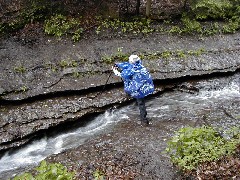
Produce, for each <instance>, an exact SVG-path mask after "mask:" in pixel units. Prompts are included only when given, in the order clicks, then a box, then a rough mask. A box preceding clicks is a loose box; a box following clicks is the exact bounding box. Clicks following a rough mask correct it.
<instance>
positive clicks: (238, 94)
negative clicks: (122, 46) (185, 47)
mask: <svg viewBox="0 0 240 180" xmlns="http://www.w3.org/2000/svg"><path fill="white" fill-rule="evenodd" d="M187 83H191V85H192V86H194V87H195V88H196V89H198V91H195V92H189V91H187V90H184V89H180V88H175V89H173V90H171V91H167V92H164V93H162V94H161V95H159V96H157V97H149V98H147V100H146V106H147V111H148V117H149V119H150V122H151V124H150V126H149V127H143V126H142V125H140V123H139V111H138V107H137V106H136V104H135V103H131V104H129V105H127V106H124V107H121V108H118V109H111V110H107V111H106V112H105V113H103V114H100V115H98V116H97V117H93V118H91V119H87V120H86V121H85V123H84V124H81V125H76V126H75V125H74V126H75V127H73V128H71V129H66V130H65V131H63V132H57V133H56V132H55V133H50V135H46V136H44V137H41V138H39V139H38V140H35V141H33V142H31V143H29V144H28V145H26V146H24V147H22V148H20V149H17V150H11V151H9V152H6V153H4V154H2V155H1V156H0V157H1V159H0V167H1V168H0V179H3V180H4V179H8V178H10V177H12V176H13V175H15V174H16V173H20V172H23V171H25V170H27V169H30V168H31V167H34V166H37V165H38V164H39V162H40V161H41V160H43V159H45V158H49V157H51V156H53V157H52V158H51V159H55V160H56V161H60V162H63V163H64V164H67V163H66V162H67V160H66V159H67V157H68V156H69V154H70V153H71V152H72V151H75V152H76V151H78V152H79V151H87V149H88V148H91V147H92V145H93V144H94V145H98V146H104V144H111V145H112V146H113V147H114V149H115V150H118V151H120V150H121V151H125V152H129V153H130V154H131V152H136V151H137V150H141V151H142V152H147V154H146V153H145V155H144V156H145V158H146V157H147V156H152V157H154V159H158V158H159V159H162V161H159V162H158V161H157V160H153V158H152V160H151V161H149V162H148V163H149V164H148V165H146V169H145V171H144V172H147V173H151V174H154V178H159V177H161V178H169V179H171V178H172V179H173V177H174V175H169V174H171V172H172V171H173V170H172V167H171V164H170V163H169V158H168V157H167V156H166V155H162V154H161V152H162V151H163V150H164V149H165V148H166V141H167V139H168V138H170V137H171V136H172V135H173V133H174V132H175V131H176V130H178V129H179V128H181V127H183V126H188V125H190V126H199V125H203V124H204V125H211V126H213V127H216V128H218V129H222V131H221V133H222V134H223V135H225V131H226V130H227V129H229V128H231V127H233V126H238V127H240V74H239V73H236V74H235V75H233V76H228V77H218V78H211V79H207V80H201V81H192V82H187ZM129 150H130V151H129ZM82 156H84V155H82ZM91 156H92V157H94V154H92V155H91ZM85 157H86V159H87V157H88V156H85ZM139 157H140V155H139ZM78 158H79V159H81V156H79V157H78ZM79 159H78V161H79ZM86 159H85V161H87V160H86ZM75 160H76V159H75ZM142 160H143V158H142ZM81 161H84V159H82V160H81ZM89 161H90V162H91V158H90V159H89ZM75 162H76V161H75ZM153 164H154V165H153ZM161 166H162V167H161ZM164 166H165V167H164ZM161 170H162V172H161ZM166 171H167V172H168V173H166ZM167 174H168V175H167Z"/></svg>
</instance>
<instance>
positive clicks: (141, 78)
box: [116, 60, 154, 98]
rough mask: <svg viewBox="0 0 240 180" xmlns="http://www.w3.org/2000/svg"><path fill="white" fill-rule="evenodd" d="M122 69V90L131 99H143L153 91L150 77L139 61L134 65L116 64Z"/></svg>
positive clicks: (126, 63)
mask: <svg viewBox="0 0 240 180" xmlns="http://www.w3.org/2000/svg"><path fill="white" fill-rule="evenodd" d="M116 66H117V67H119V68H120V69H122V72H121V77H122V78H123V82H124V90H125V92H126V93H127V94H129V95H130V96H131V97H133V98H143V97H145V96H147V95H149V94H152V93H153V91H154V85H153V81H152V77H151V75H150V73H149V72H148V70H147V69H146V68H145V67H144V66H143V65H142V62H141V60H138V61H137V62H136V63H134V64H130V63H129V62H123V63H117V64H116Z"/></svg>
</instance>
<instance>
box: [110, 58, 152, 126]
mask: <svg viewBox="0 0 240 180" xmlns="http://www.w3.org/2000/svg"><path fill="white" fill-rule="evenodd" d="M112 69H113V72H114V74H115V75H116V76H120V77H121V78H122V79H123V82H124V91H125V92H126V93H127V94H129V95H130V96H131V97H133V98H135V99H136V100H137V104H138V107H139V110H140V118H141V121H142V122H143V123H145V124H149V120H148V119H147V111H146V106H145V100H144V97H146V96H147V95H149V94H152V93H153V92H154V85H153V80H152V77H151V75H150V73H149V71H148V70H147V69H146V68H145V67H144V66H143V65H142V61H141V59H140V58H139V57H138V56H137V55H131V56H130V57H129V62H123V63H116V64H115V66H114V67H112ZM118 69H121V72H119V71H118Z"/></svg>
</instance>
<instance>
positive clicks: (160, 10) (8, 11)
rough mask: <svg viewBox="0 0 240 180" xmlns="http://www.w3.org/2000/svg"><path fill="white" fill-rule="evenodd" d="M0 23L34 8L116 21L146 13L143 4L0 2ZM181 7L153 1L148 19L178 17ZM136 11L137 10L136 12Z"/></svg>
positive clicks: (174, 0)
mask: <svg viewBox="0 0 240 180" xmlns="http://www.w3.org/2000/svg"><path fill="white" fill-rule="evenodd" d="M0 2H1V3H0V19H1V22H3V23H4V22H12V21H13V20H15V19H16V17H17V16H19V15H20V13H21V12H22V11H26V10H27V11H29V12H31V13H35V12H37V11H38V8H39V9H40V8H46V7H47V8H46V9H48V10H47V11H50V13H51V12H54V11H55V10H56V9H60V10H61V11H62V12H67V13H68V14H72V15H80V16H85V15H90V14H94V15H98V16H99V15H102V16H104V17H111V18H119V17H124V16H125V15H129V14H131V15H136V14H137V12H138V11H139V13H140V15H145V13H146V0H140V1H139V2H140V4H139V5H138V3H137V0H128V1H126V0H119V1H115V0H107V1H101V0H97V1H96V0H90V1H83V0H82V1H73V0H61V1H58V2H54V1H45V0H35V1H29V0H1V1H0ZM184 6H185V1H183V0H160V1H157V0H153V1H152V3H151V13H150V14H151V17H152V18H155V19H163V18H166V17H169V16H171V15H176V14H179V13H180V12H181V11H182V10H183V8H184ZM137 9H139V10H137Z"/></svg>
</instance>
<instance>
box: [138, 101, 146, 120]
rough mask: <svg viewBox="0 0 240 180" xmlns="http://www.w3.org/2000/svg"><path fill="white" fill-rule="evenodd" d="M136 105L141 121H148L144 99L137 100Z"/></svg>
mask: <svg viewBox="0 0 240 180" xmlns="http://www.w3.org/2000/svg"><path fill="white" fill-rule="evenodd" d="M137 104H138V108H139V110H140V119H141V121H144V122H146V121H148V120H147V110H146V106H145V100H144V98H139V99H137Z"/></svg>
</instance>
